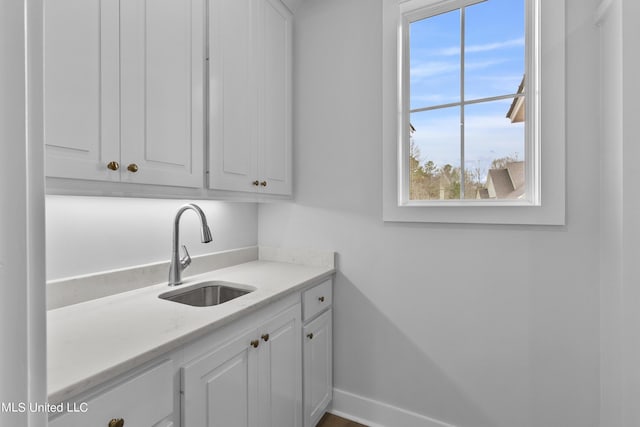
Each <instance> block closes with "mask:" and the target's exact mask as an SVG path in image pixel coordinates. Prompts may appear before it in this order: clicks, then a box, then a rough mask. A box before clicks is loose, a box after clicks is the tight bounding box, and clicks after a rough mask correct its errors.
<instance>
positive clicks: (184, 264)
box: [180, 245, 191, 270]
mask: <svg viewBox="0 0 640 427" xmlns="http://www.w3.org/2000/svg"><path fill="white" fill-rule="evenodd" d="M182 250H183V251H184V256H183V257H182V258H181V259H180V266H181V267H182V269H183V270H184V269H185V268H187V267H189V264H191V256H189V251H187V247H186V246H185V245H182Z"/></svg>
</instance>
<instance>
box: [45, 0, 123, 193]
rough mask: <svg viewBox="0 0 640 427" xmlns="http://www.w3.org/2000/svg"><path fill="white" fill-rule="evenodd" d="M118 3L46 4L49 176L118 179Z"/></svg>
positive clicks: (75, 0) (66, 0) (65, 0)
mask: <svg viewBox="0 0 640 427" xmlns="http://www.w3.org/2000/svg"><path fill="white" fill-rule="evenodd" d="M118 14H119V7H118V1H117V0H103V1H100V0H48V1H47V2H46V5H45V13H44V22H45V25H44V31H45V34H44V66H45V68H44V70H45V71H44V135H45V147H46V156H47V161H46V175H47V176H52V177H61V178H80V179H96V180H114V181H117V180H119V179H120V171H111V170H109V169H107V163H109V162H111V161H119V159H120V153H119V143H120V140H119V138H120V135H119V116H118V111H119V106H118V102H119V97H118V85H119V59H118V55H119V52H118V43H119V39H118V38H119V36H118Z"/></svg>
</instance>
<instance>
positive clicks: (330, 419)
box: [316, 413, 367, 427]
mask: <svg viewBox="0 0 640 427" xmlns="http://www.w3.org/2000/svg"><path fill="white" fill-rule="evenodd" d="M316 427H367V426H365V425H364V424H360V423H356V422H354V421H349V420H347V419H344V418H341V417H338V416H337V415H333V414H329V413H326V414H324V416H323V417H322V419H321V420H320V422H319V423H318V425H317V426H316Z"/></svg>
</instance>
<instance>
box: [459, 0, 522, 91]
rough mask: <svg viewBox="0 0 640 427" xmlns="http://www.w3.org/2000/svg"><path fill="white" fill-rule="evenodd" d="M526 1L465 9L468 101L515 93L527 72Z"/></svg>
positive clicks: (496, 0)
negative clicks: (525, 66)
mask: <svg viewBox="0 0 640 427" xmlns="http://www.w3.org/2000/svg"><path fill="white" fill-rule="evenodd" d="M524 24H525V19H524V0H487V1H485V2H482V3H478V4H475V5H473V6H469V7H467V8H466V9H465V100H472V99H479V98H487V97H491V96H498V95H506V94H510V93H516V91H517V89H518V86H519V84H520V82H521V81H522V77H523V75H524V52H525V46H524V45H525V39H524V37H525V32H524Z"/></svg>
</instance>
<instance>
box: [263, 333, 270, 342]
mask: <svg viewBox="0 0 640 427" xmlns="http://www.w3.org/2000/svg"><path fill="white" fill-rule="evenodd" d="M262 339H263V340H264V342H267V341H269V334H263V335H262Z"/></svg>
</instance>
